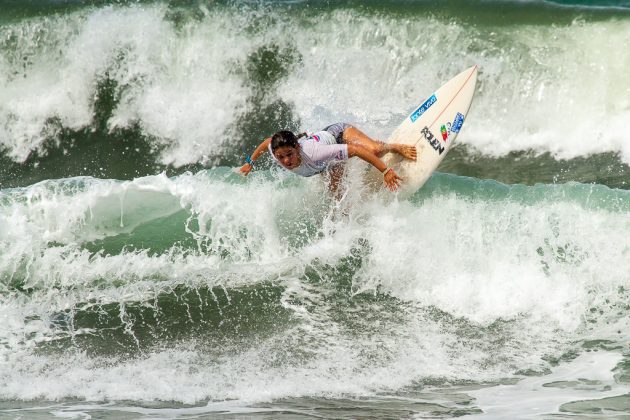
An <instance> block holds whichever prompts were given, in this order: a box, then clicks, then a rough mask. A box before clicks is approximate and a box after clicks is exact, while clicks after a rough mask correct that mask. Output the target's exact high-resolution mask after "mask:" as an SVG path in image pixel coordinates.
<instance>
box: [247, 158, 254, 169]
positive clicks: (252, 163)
mask: <svg viewBox="0 0 630 420" xmlns="http://www.w3.org/2000/svg"><path fill="white" fill-rule="evenodd" d="M245 162H246V163H249V165H250V166H251V167H252V168H253V167H254V161H253V160H252V157H251V156H247V157H246V158H245Z"/></svg>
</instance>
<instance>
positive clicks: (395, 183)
mask: <svg viewBox="0 0 630 420" xmlns="http://www.w3.org/2000/svg"><path fill="white" fill-rule="evenodd" d="M383 180H384V182H385V185H386V186H387V188H389V189H390V191H396V190H397V189H398V188H400V183H401V182H402V180H403V179H402V178H401V177H399V176H398V174H397V173H396V172H394V170H393V169H391V168H389V169H388V170H387V172H385V175H384V177H383Z"/></svg>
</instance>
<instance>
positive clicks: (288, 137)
mask: <svg viewBox="0 0 630 420" xmlns="http://www.w3.org/2000/svg"><path fill="white" fill-rule="evenodd" d="M304 136H306V133H300V134H298V135H297V136H296V135H295V134H293V132H291V131H287V130H283V131H278V132H277V133H276V134H274V135H273V137H271V151H272V152H275V151H276V149H279V148H281V147H284V146H290V147H297V146H298V139H299V138H301V137H304Z"/></svg>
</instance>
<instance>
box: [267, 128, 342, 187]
mask: <svg viewBox="0 0 630 420" xmlns="http://www.w3.org/2000/svg"><path fill="white" fill-rule="evenodd" d="M298 143H299V145H300V158H301V159H302V164H301V165H300V166H298V167H297V168H295V169H291V170H290V171H291V172H293V173H294V174H297V175H300V176H313V175H315V174H318V173H320V172H323V171H324V170H325V169H326V167H327V166H328V165H329V164H330V163H332V162H340V161H343V160H347V159H348V145H347V144H339V143H337V140H336V139H335V137H334V136H333V135H332V134H330V133H329V132H328V131H318V132H316V133H314V134H311V135H310V136H308V137H306V138H301V139H299V140H298ZM269 153H271V156H272V157H273V159H274V160H275V161H276V162H278V164H280V162H279V161H278V159H276V157H275V156H274V155H273V151H272V150H271V144H269ZM280 166H282V164H280ZM283 167H284V166H283Z"/></svg>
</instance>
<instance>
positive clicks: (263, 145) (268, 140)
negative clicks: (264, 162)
mask: <svg viewBox="0 0 630 420" xmlns="http://www.w3.org/2000/svg"><path fill="white" fill-rule="evenodd" d="M270 143H271V137H267V138H266V139H265V140H263V142H262V143H260V144H259V145H258V147H257V148H256V150H254V153H252V155H251V156H249V157H248V158H247V162H246V163H245V164H244V165H243V166H241V169H239V171H240V173H242V174H243V175H245V176H247V174H248V173H249V172H250V171H251V170H252V168H253V167H254V165H253V164H254V161H255V160H256V159H258V157H260V155H262V154H263V153H265V151H266V150H267V149H268V148H269V144H270Z"/></svg>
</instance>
